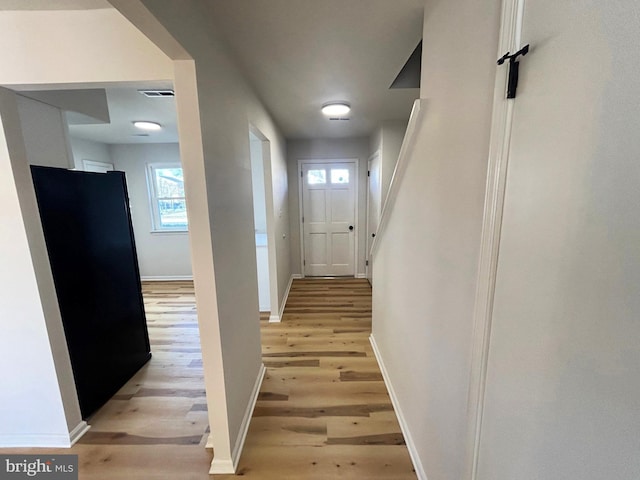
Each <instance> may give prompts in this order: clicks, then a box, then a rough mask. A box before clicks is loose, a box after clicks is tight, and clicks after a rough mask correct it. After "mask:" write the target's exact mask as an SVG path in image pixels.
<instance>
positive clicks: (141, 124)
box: [133, 121, 162, 130]
mask: <svg viewBox="0 0 640 480" xmlns="http://www.w3.org/2000/svg"><path fill="white" fill-rule="evenodd" d="M133 125H134V126H135V127H137V128H141V129H142V130H160V129H161V128H162V126H161V125H160V124H159V123H156V122H146V121H137V122H133Z"/></svg>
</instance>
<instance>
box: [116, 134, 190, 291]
mask: <svg viewBox="0 0 640 480" xmlns="http://www.w3.org/2000/svg"><path fill="white" fill-rule="evenodd" d="M109 152H110V154H111V158H112V159H113V163H114V165H115V168H116V170H120V171H122V172H125V174H126V178H127V188H128V190H129V199H130V204H131V220H132V222H133V231H134V234H135V239H136V250H137V252H138V264H139V266H140V276H141V277H142V279H143V280H144V279H149V278H151V279H161V278H167V279H171V278H175V277H191V275H192V272H191V251H190V249H189V234H188V233H186V232H152V231H151V230H152V227H151V225H152V223H151V207H150V205H149V189H148V187H147V164H149V163H162V162H167V163H180V148H179V145H178V144H177V143H155V144H135V145H134V144H127V145H110V146H109Z"/></svg>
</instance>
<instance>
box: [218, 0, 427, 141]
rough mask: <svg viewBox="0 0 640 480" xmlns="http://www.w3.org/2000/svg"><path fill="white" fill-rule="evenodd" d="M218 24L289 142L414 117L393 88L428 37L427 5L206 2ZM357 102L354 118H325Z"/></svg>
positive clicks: (409, 96)
mask: <svg viewBox="0 0 640 480" xmlns="http://www.w3.org/2000/svg"><path fill="white" fill-rule="evenodd" d="M206 1H207V5H208V7H209V12H210V16H211V21H212V24H213V26H214V28H215V29H216V30H218V31H219V32H220V34H221V37H222V39H223V40H224V41H225V42H226V43H227V45H228V47H229V48H230V50H231V52H232V53H233V54H234V56H235V58H236V59H237V60H238V62H239V64H240V66H241V68H242V69H243V70H244V73H245V74H246V76H247V77H248V78H249V80H250V82H251V83H252V85H253V87H254V89H255V90H256V91H257V93H258V95H259V96H260V98H261V99H262V101H263V102H264V103H265V105H266V106H267V108H268V110H269V111H270V112H271V114H272V115H273V117H274V119H275V120H276V123H277V124H278V125H279V126H280V128H281V129H282V131H283V134H284V135H285V136H286V137H287V138H314V137H316V138H317V137H350V136H361V135H369V134H370V133H371V132H372V131H373V130H374V129H375V128H376V127H377V126H378V125H379V124H380V123H381V122H382V121H384V120H396V119H406V118H408V117H409V114H410V112H411V106H412V104H413V101H414V100H415V99H416V98H417V97H418V96H419V90H418V89H393V90H390V89H389V86H390V85H391V83H392V82H393V80H394V79H395V77H396V75H397V74H398V73H399V72H400V70H401V69H402V67H403V65H404V64H405V62H406V61H407V59H408V58H409V56H410V55H411V53H412V52H413V50H414V48H415V47H416V45H417V44H418V42H419V41H420V39H421V38H422V23H423V7H424V3H425V2H424V0H308V1H301V0H252V1H246V0H243V1H238V0H206ZM332 100H346V101H348V102H349V103H351V106H352V112H351V114H350V121H349V122H345V121H333V122H332V121H330V120H327V119H325V118H324V117H323V116H322V114H321V113H320V108H321V106H322V105H323V104H324V103H325V102H328V101H332Z"/></svg>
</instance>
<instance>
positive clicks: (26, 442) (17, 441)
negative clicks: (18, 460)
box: [0, 433, 71, 448]
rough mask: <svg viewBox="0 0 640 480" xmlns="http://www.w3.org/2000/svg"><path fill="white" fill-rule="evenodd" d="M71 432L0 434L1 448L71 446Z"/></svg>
mask: <svg viewBox="0 0 640 480" xmlns="http://www.w3.org/2000/svg"><path fill="white" fill-rule="evenodd" d="M70 447H71V441H70V439H69V434H68V433H67V434H59V435H57V434H43V435H20V434H16V435H0V448H70Z"/></svg>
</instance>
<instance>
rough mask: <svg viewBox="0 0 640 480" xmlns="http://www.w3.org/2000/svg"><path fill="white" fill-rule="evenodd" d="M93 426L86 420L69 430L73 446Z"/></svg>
mask: <svg viewBox="0 0 640 480" xmlns="http://www.w3.org/2000/svg"><path fill="white" fill-rule="evenodd" d="M90 428H91V426H90V425H89V424H87V422H85V421H84V420H83V421H82V422H80V423H79V424H78V425H76V428H74V429H73V430H71V432H69V437H70V438H71V446H72V447H73V446H74V445H75V444H76V442H77V441H78V440H80V438H82V436H83V435H84V434H85V433H87V432H88V431H89V429H90Z"/></svg>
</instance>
